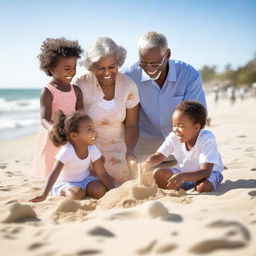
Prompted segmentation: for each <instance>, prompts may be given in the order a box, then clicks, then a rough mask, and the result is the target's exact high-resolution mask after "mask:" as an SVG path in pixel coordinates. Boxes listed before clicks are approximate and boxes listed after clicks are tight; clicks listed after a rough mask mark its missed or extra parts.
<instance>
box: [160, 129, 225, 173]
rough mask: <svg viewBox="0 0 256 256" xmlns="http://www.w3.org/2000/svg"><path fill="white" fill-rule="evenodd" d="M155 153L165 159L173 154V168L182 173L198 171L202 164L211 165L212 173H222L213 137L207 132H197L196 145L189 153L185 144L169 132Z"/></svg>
mask: <svg viewBox="0 0 256 256" xmlns="http://www.w3.org/2000/svg"><path fill="white" fill-rule="evenodd" d="M157 152H159V153H161V154H163V155H164V156H166V157H168V156H169V155H171V154H173V155H174V157H175V158H176V160H177V165H176V166H175V168H177V169H179V170H180V171H182V172H192V171H196V170H199V169H200V164H202V163H213V164H214V166H213V171H219V172H222V171H223V170H224V165H223V163H222V160H221V156H220V153H219V151H218V147H217V143H216V139H215V136H214V135H213V133H212V132H211V131H208V130H201V131H200V132H199V135H198V137H197V140H196V143H195V145H194V147H193V148H192V149H191V150H190V151H188V150H187V149H186V145H185V143H181V142H180V141H179V140H178V138H177V136H176V135H175V134H174V133H173V132H171V133H170V134H169V135H168V136H167V137H166V139H165V141H164V143H163V144H162V145H161V146H160V147H159V149H158V150H157Z"/></svg>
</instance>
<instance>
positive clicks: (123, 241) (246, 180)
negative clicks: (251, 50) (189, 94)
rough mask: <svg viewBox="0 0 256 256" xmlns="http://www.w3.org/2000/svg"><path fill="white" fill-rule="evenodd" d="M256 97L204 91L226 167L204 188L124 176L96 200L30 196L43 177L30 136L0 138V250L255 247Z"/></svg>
mask: <svg viewBox="0 0 256 256" xmlns="http://www.w3.org/2000/svg"><path fill="white" fill-rule="evenodd" d="M255 103H256V102H255V99H246V100H244V101H237V102H236V103H235V104H234V105H232V106H231V105H230V104H229V102H227V101H224V100H221V101H219V102H218V105H214V103H213V100H212V98H208V105H209V114H210V116H211V119H212V120H211V126H210V127H207V129H210V130H212V131H213V132H214V133H215V135H216V137H217V141H218V144H219V148H220V151H221V153H222V156H223V161H224V164H225V166H226V167H227V169H226V170H225V171H224V173H223V174H224V181H223V184H222V185H221V186H220V187H219V189H218V190H217V191H214V192H211V193H203V194H198V193H197V192H196V191H193V190H189V191H186V192H185V191H182V190H181V191H169V190H161V189H158V188H157V187H156V186H155V185H154V184H153V183H151V184H146V185H145V184H144V185H143V184H141V183H140V182H139V183H138V181H128V182H126V183H124V184H123V185H122V186H120V187H119V188H116V189H113V190H112V191H110V192H108V193H107V194H106V195H105V196H104V197H103V198H102V199H100V200H98V201H97V200H95V199H90V198H87V199H86V200H82V201H73V200H70V199H67V198H64V197H51V196H50V197H48V199H47V200H46V201H44V202H40V203H36V204H33V203H30V202H28V200H29V199H30V198H32V197H33V196H35V195H37V194H38V193H40V191H41V189H42V187H43V185H44V182H42V181H40V180H37V179H35V178H32V177H30V174H31V167H32V159H33V151H34V149H35V143H36V139H35V136H34V135H33V136H29V137H24V138H19V139H15V140H13V141H8V142H2V143H0V152H1V153H0V253H1V255H4V256H9V255H20V256H26V255H35V256H43V255H45V256H46V255H48V256H55V255H56V256H71V255H72V256H73V255H104V256H105V255H111V256H113V255H122V256H123V255H129V256H131V255H206V254H207V255H208V254H209V255H213V256H215V255H216V256H217V255H225V256H226V255H232V256H233V255H237V256H241V255H256V134H255V127H256V115H255V114H253V113H254V112H255V111H254V110H253V107H254V106H255Z"/></svg>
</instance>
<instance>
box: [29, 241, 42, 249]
mask: <svg viewBox="0 0 256 256" xmlns="http://www.w3.org/2000/svg"><path fill="white" fill-rule="evenodd" d="M44 245H46V244H44V243H41V242H36V243H32V244H31V245H29V246H28V250H36V249H39V248H41V247H42V246H44Z"/></svg>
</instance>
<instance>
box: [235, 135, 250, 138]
mask: <svg viewBox="0 0 256 256" xmlns="http://www.w3.org/2000/svg"><path fill="white" fill-rule="evenodd" d="M236 137H238V138H247V136H245V135H238V136H236Z"/></svg>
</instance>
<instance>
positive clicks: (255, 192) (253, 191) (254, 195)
mask: <svg viewBox="0 0 256 256" xmlns="http://www.w3.org/2000/svg"><path fill="white" fill-rule="evenodd" d="M248 195H249V196H251V197H252V199H254V198H255V197H256V190H252V191H249V192H248Z"/></svg>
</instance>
